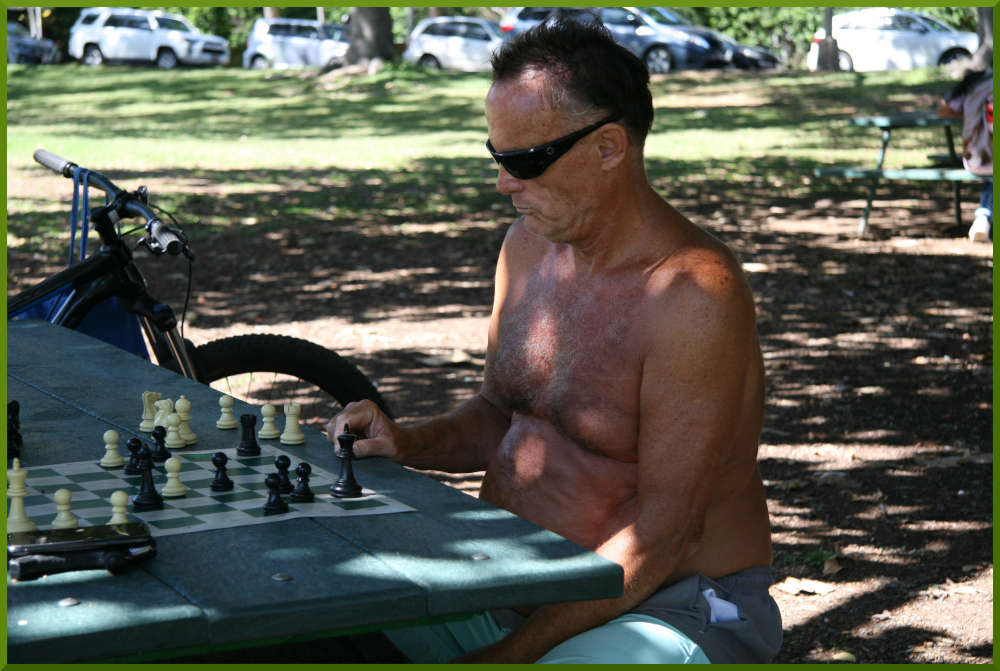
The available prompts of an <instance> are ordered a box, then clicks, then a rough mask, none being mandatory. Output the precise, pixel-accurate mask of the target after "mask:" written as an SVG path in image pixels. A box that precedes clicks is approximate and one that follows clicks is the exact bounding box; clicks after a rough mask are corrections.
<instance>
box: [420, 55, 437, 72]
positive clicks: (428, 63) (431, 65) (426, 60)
mask: <svg viewBox="0 0 1000 671" xmlns="http://www.w3.org/2000/svg"><path fill="white" fill-rule="evenodd" d="M417 65H420V66H422V67H425V68H427V69H428V70H440V69H441V61H439V60H438V59H436V58H434V57H433V56H431V55H430V54H424V55H423V56H421V57H420V60H419V61H417Z"/></svg>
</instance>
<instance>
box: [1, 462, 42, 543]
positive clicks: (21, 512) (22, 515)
mask: <svg viewBox="0 0 1000 671" xmlns="http://www.w3.org/2000/svg"><path fill="white" fill-rule="evenodd" d="M26 477H28V471H27V470H25V469H23V468H21V460H20V459H14V463H13V468H8V469H7V496H9V497H10V510H9V511H8V514H7V533H10V532H12V531H34V530H35V529H37V528H38V527H37V526H36V525H35V523H34V522H32V521H31V519H30V518H29V517H28V513H27V512H26V511H25V509H24V497H25V495H26V494H27V493H28V490H27V489H25V487H24V479H25V478H26Z"/></svg>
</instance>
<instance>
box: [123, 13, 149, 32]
mask: <svg viewBox="0 0 1000 671" xmlns="http://www.w3.org/2000/svg"><path fill="white" fill-rule="evenodd" d="M128 27H129V28H135V29H136V30H149V31H152V30H153V28H152V27H151V26H150V25H149V19H147V18H146V17H145V16H130V17H128Z"/></svg>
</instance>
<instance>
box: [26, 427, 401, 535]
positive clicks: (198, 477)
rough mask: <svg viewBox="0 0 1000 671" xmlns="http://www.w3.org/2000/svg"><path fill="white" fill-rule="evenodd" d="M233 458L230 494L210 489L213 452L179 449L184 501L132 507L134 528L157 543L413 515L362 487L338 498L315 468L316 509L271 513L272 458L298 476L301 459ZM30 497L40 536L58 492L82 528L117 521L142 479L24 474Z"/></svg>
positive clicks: (85, 464)
mask: <svg viewBox="0 0 1000 671" xmlns="http://www.w3.org/2000/svg"><path fill="white" fill-rule="evenodd" d="M221 451H222V452H224V453H225V454H226V456H227V457H228V459H229V461H228V468H227V471H228V475H229V477H230V479H231V480H232V481H233V483H234V485H235V486H234V488H233V489H232V490H231V491H226V492H215V491H212V490H211V489H210V487H209V486H210V485H211V483H212V480H213V478H214V474H215V467H214V466H213V465H212V456H213V455H214V454H215V450H213V451H201V452H198V451H192V450H191V449H190V448H185V449H184V450H176V451H174V453H173V456H175V457H177V458H178V459H179V460H180V462H181V470H180V477H181V482H182V483H183V484H184V485H185V486H186V487H187V491H186V492H185V495H184V496H183V497H180V498H166V497H164V499H163V509H162V510H151V511H143V512H136V511H135V510H133V507H132V506H131V505H129V506H128V513H127V514H128V518H129V521H142V522H145V523H146V525H147V526H148V527H149V529H150V532H151V533H152V535H153V536H169V535H173V534H182V533H192V532H196V531H207V530H211V529H220V528H228V527H237V526H245V525H250V524H261V523H268V522H273V521H278V520H286V519H292V518H296V517H345V516H350V515H382V514H386V513H398V512H406V511H412V510H413V508H411V507H409V506H407V505H406V504H403V503H400V502H399V501H396V500H394V499H392V498H390V497H388V496H385V495H383V494H379V493H376V492H374V491H372V490H370V489H367V488H365V487H363V486H362V495H361V496H360V497H357V498H350V499H343V498H336V497H334V496H332V495H331V494H330V485H332V484H333V483H334V482H336V480H337V477H336V476H334V475H332V474H331V473H329V472H328V471H326V470H324V469H322V468H318V467H316V466H315V465H312V464H310V466H311V467H312V472H311V474H310V476H309V486H310V488H311V489H312V491H313V492H314V494H315V500H314V501H313V502H311V503H301V502H293V501H291V500H288V497H285V500H286V501H287V502H288V512H285V513H277V514H273V513H265V512H264V504H265V502H266V501H267V498H268V490H267V487H266V485H265V484H264V480H265V477H266V476H267V475H268V474H269V473H273V472H275V466H274V459H275V457H277V456H278V455H281V454H284V455H287V456H288V457H289V459H291V464H292V471H293V472H294V470H295V467H296V466H297V465H298V464H299V463H301V461H302V460H301V458H300V457H298V456H297V455H295V454H292V453H290V452H286V451H284V450H283V449H281V448H279V447H275V446H273V445H268V444H262V445H261V453H260V454H259V455H257V456H239V455H238V454H237V453H236V449H235V448H234V449H231V450H221ZM26 470H27V471H28V474H27V477H26V479H25V489H26V490H27V492H26V494H25V498H24V507H25V512H26V513H27V515H28V517H29V518H30V519H31V520H32V521H33V522H34V523H35V524H36V525H37V526H38V528H40V529H44V528H48V527H49V526H51V523H52V520H53V519H54V518H55V516H56V504H55V501H54V500H53V495H54V494H55V492H56V491H57V490H59V489H68V490H69V491H70V492H71V493H72V503H71V511H72V514H73V515H74V516H75V517H76V518H77V519H78V520H79V524H80V526H93V525H99V524H107V522H108V519H109V518H110V516H111V503H110V499H111V494H112V493H114V492H115V491H117V490H123V491H125V492H126V493H127V494H128V497H129V500H130V501H131V499H132V498H133V497H134V496H135V495H136V494H137V493H138V492H139V486H140V482H141V479H142V476H140V475H126V474H125V473H124V471H123V469H121V468H117V469H107V468H103V467H101V466H100V465H98V464H97V462H96V461H77V462H71V463H64V464H52V465H44V466H30V467H26ZM166 479H167V478H166V472H165V470H164V467H163V464H156V465H155V467H154V482H155V484H156V487H157V489H160V488H161V487H162V485H163V484H165V483H166Z"/></svg>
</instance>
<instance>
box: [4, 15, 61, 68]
mask: <svg viewBox="0 0 1000 671" xmlns="http://www.w3.org/2000/svg"><path fill="white" fill-rule="evenodd" d="M61 55H62V54H61V53H60V52H59V49H58V48H57V47H56V45H55V43H54V42H53V41H52V40H49V39H46V38H44V37H43V38H41V39H36V38H34V37H32V36H31V33H30V32H28V29H27V28H25V27H24V26H22V25H21V24H20V23H17V22H16V21H8V22H7V62H8V63H58V62H59V60H60V57H61Z"/></svg>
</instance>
